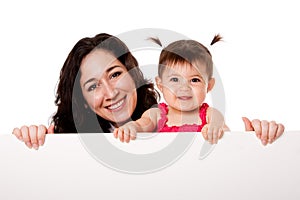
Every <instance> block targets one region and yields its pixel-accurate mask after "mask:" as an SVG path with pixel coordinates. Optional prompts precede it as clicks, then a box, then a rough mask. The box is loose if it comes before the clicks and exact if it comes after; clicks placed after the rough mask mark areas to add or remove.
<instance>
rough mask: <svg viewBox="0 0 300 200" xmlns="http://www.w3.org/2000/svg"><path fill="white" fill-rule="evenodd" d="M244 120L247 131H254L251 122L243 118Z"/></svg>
mask: <svg viewBox="0 0 300 200" xmlns="http://www.w3.org/2000/svg"><path fill="white" fill-rule="evenodd" d="M242 120H243V122H244V125H245V131H254V128H253V126H252V124H251V121H250V120H249V119H248V118H247V117H242Z"/></svg>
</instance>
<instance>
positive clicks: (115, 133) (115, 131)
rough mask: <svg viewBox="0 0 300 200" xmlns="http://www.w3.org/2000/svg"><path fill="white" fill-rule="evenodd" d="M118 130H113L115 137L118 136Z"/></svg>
mask: <svg viewBox="0 0 300 200" xmlns="http://www.w3.org/2000/svg"><path fill="white" fill-rule="evenodd" d="M118 130H119V129H118V128H115V130H114V133H113V134H114V137H115V138H118Z"/></svg>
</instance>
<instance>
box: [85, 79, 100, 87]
mask: <svg viewBox="0 0 300 200" xmlns="http://www.w3.org/2000/svg"><path fill="white" fill-rule="evenodd" d="M96 80H97V79H95V78H91V79H89V80H87V81H86V82H85V83H84V84H83V87H85V85H86V84H88V83H90V82H93V81H96Z"/></svg>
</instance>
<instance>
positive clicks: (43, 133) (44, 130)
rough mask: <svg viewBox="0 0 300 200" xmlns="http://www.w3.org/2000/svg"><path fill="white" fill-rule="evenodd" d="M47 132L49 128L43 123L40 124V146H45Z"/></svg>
mask: <svg viewBox="0 0 300 200" xmlns="http://www.w3.org/2000/svg"><path fill="white" fill-rule="evenodd" d="M46 133H47V128H46V127H45V126H43V125H39V127H38V135H37V139H38V144H39V146H43V145H44V143H45V137H46Z"/></svg>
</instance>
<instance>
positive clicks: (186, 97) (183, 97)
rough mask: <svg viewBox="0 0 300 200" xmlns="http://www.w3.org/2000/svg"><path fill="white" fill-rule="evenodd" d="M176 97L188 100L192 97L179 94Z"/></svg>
mask: <svg viewBox="0 0 300 200" xmlns="http://www.w3.org/2000/svg"><path fill="white" fill-rule="evenodd" d="M177 98H178V99H180V100H190V99H192V97H191V96H179V97H177Z"/></svg>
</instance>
